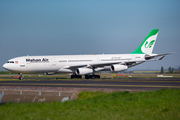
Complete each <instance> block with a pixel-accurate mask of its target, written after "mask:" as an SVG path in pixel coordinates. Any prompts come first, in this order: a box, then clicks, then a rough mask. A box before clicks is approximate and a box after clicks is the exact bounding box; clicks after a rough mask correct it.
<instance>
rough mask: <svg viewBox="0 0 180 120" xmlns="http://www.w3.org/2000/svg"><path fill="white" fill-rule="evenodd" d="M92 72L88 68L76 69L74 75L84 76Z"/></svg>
mask: <svg viewBox="0 0 180 120" xmlns="http://www.w3.org/2000/svg"><path fill="white" fill-rule="evenodd" d="M92 72H93V70H92V69H90V68H78V69H77V70H76V74H77V75H86V74H89V73H92Z"/></svg>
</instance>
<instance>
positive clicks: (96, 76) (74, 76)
mask: <svg viewBox="0 0 180 120" xmlns="http://www.w3.org/2000/svg"><path fill="white" fill-rule="evenodd" d="M74 78H80V79H81V78H82V75H71V79H74ZM85 78H86V79H100V75H85Z"/></svg>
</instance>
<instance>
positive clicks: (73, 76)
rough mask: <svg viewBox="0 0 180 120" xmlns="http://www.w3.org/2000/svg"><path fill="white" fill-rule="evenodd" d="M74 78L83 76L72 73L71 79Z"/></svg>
mask: <svg viewBox="0 0 180 120" xmlns="http://www.w3.org/2000/svg"><path fill="white" fill-rule="evenodd" d="M74 78H82V75H71V79H74Z"/></svg>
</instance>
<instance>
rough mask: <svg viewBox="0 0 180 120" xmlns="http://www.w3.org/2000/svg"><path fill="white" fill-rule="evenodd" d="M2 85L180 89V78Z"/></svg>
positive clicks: (6, 83) (12, 83)
mask: <svg viewBox="0 0 180 120" xmlns="http://www.w3.org/2000/svg"><path fill="white" fill-rule="evenodd" d="M0 86H36V87H37V86H39V87H73V88H110V89H131V90H159V89H163V88H165V89H180V78H150V79H145V78H128V79H103V80H102V79H100V80H96V79H95V80H85V79H82V80H80V79H75V80H48V79H35V78H34V79H27V78H26V79H24V80H22V81H18V80H17V81H0Z"/></svg>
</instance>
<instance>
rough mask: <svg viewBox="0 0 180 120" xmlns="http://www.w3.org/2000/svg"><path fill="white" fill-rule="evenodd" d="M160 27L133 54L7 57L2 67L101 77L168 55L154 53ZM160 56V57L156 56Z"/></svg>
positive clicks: (26, 71)
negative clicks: (102, 73)
mask: <svg viewBox="0 0 180 120" xmlns="http://www.w3.org/2000/svg"><path fill="white" fill-rule="evenodd" d="M158 32H159V29H152V30H151V32H150V33H149V34H148V36H147V37H146V38H145V39H144V41H143V42H142V43H141V45H140V46H139V47H138V48H137V49H136V50H135V51H134V52H132V53H130V54H98V55H54V56H22V57H16V58H13V59H10V60H8V62H7V63H5V64H4V65H3V68H4V69H6V70H9V71H12V72H17V73H19V75H20V76H19V79H22V78H23V77H22V73H38V72H40V73H42V72H44V73H46V74H47V75H51V74H55V73H73V74H72V75H71V78H82V75H85V78H86V79H89V78H100V75H95V72H97V71H117V72H118V71H124V70H127V69H128V68H130V67H133V66H135V65H138V64H141V63H143V62H146V61H157V60H162V59H163V58H164V57H165V55H168V54H172V53H166V54H159V55H158V54H152V51H153V48H154V44H155V42H156V38H157V35H158ZM155 57H159V58H158V59H153V58H155Z"/></svg>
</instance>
